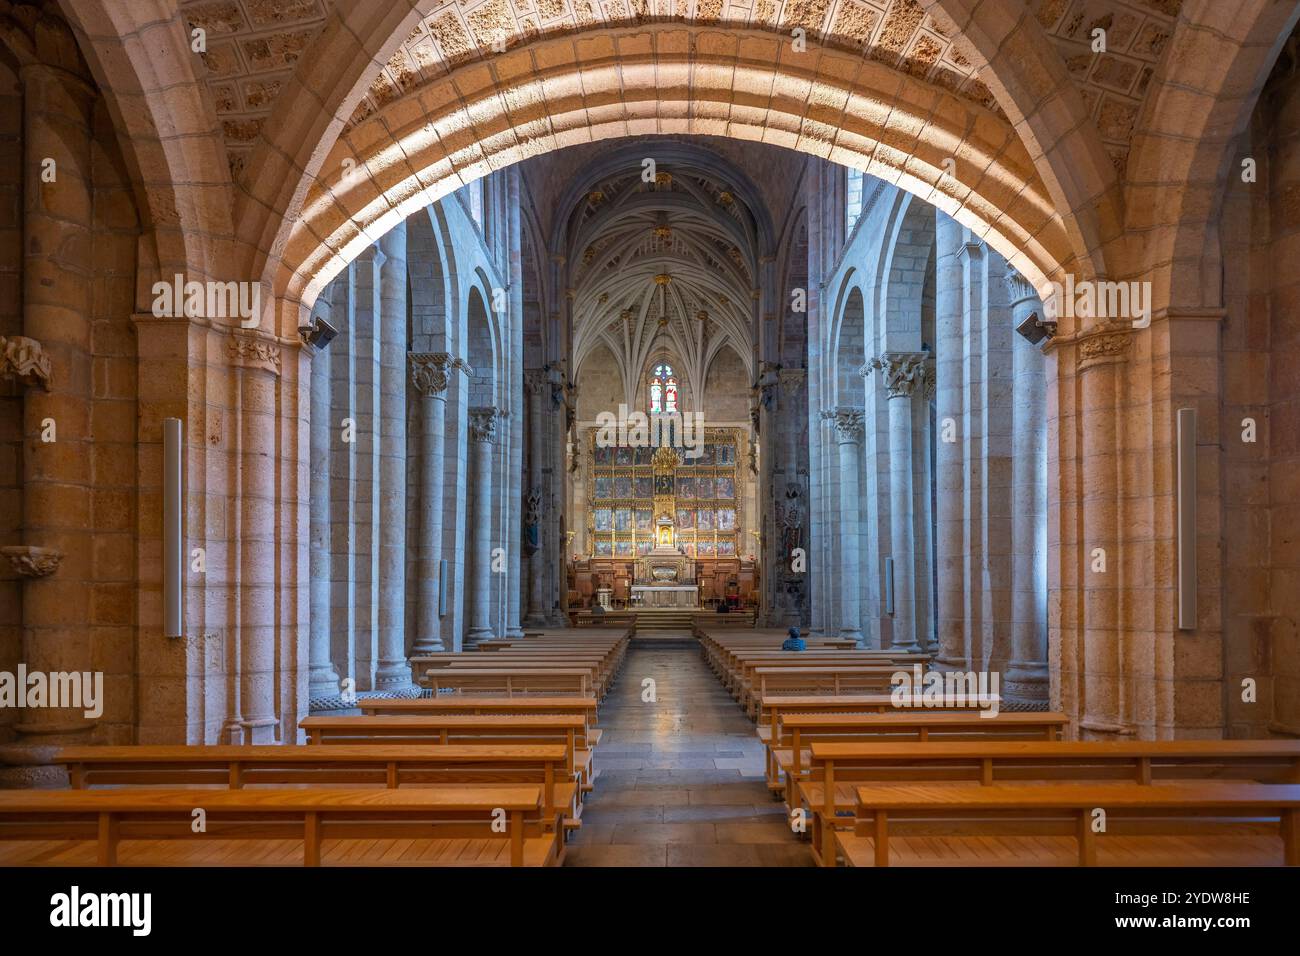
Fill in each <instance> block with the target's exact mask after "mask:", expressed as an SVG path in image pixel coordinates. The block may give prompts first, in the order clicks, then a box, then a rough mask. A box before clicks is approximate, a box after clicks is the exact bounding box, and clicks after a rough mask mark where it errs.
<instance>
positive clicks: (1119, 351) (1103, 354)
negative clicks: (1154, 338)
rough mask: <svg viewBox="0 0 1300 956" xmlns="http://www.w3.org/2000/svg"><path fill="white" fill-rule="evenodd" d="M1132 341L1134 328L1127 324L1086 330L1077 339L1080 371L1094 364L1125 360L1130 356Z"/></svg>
mask: <svg viewBox="0 0 1300 956" xmlns="http://www.w3.org/2000/svg"><path fill="white" fill-rule="evenodd" d="M1132 341H1133V329H1132V327H1131V326H1127V325H1124V326H1118V327H1109V328H1102V329H1098V330H1096V331H1090V332H1084V333H1083V334H1082V335H1080V336H1079V338H1078V340H1077V344H1078V347H1079V352H1078V361H1079V371H1083V370H1084V369H1086V368H1092V367H1093V366H1094V365H1106V364H1109V363H1112V362H1123V361H1124V360H1125V359H1127V358H1128V349H1129V343H1131V342H1132Z"/></svg>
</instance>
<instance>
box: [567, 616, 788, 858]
mask: <svg viewBox="0 0 1300 956" xmlns="http://www.w3.org/2000/svg"><path fill="white" fill-rule="evenodd" d="M663 636H665V637H667V636H668V635H663ZM681 639H682V640H683V641H690V642H691V644H692V646H691V647H684V646H683V647H666V648H649V649H643V648H640V647H635V646H634V647H633V649H632V650H631V651H630V652H629V654H628V656H627V661H626V663H625V664H624V666H623V671H622V673H621V674H620V676H619V679H618V685H617V686H616V687H615V688H614V689H613V690H612V691H611V692H610V694H609V697H608V699H607V700H606V701H605V703H604V704H603V705H602V707H601V710H600V726H601V728H602V729H603V730H604V736H603V738H602V740H601V742H600V747H599V748H598V749H597V751H596V766H597V768H598V770H599V776H598V778H597V780H596V789H595V791H594V792H593V793H592V794H590V795H589V796H588V798H587V800H586V801H585V806H584V808H583V812H582V829H581V830H579V831H578V832H577V833H575V834H574V835H573V836H572V837H571V838H570V841H569V852H568V856H567V859H566V861H565V862H566V865H568V866H811V865H812V854H811V853H810V852H809V850H808V846H807V844H806V843H801V842H800V841H799V840H798V839H797V838H796V837H795V836H794V834H792V833H791V832H790V829H789V827H788V826H787V825H786V822H785V814H784V805H783V804H782V803H780V802H779V801H776V800H773V799H772V798H771V796H770V795H769V793H768V789H767V785H766V784H765V783H764V780H763V746H762V744H761V743H759V740H758V737H757V736H755V734H754V725H753V724H752V723H750V721H749V720H748V719H747V718H746V717H745V715H744V713H743V712H742V711H741V709H740V707H739V706H738V705H737V704H736V702H735V701H734V700H732V699H731V696H730V695H729V694H728V693H727V692H726V691H725V690H724V689H723V687H722V685H721V684H719V683H718V681H717V678H715V677H714V676H713V674H712V673H711V672H710V671H709V669H708V667H707V666H706V665H705V664H704V662H703V661H702V660H701V659H700V653H699V648H698V647H697V646H694V645H695V641H694V640H693V639H692V638H691V637H690V636H689V635H688V634H687V633H682V635H681ZM646 678H651V679H653V680H654V682H655V687H654V690H655V698H656V699H655V701H654V702H653V703H649V702H643V701H642V694H643V693H644V689H643V681H645V679H646Z"/></svg>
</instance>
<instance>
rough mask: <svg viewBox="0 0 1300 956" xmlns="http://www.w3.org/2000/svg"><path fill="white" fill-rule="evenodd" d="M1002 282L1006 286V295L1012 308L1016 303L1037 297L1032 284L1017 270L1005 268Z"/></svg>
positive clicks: (1010, 267) (1009, 267)
mask: <svg viewBox="0 0 1300 956" xmlns="http://www.w3.org/2000/svg"><path fill="white" fill-rule="evenodd" d="M1003 280H1004V281H1005V282H1006V284H1007V295H1008V297H1009V298H1010V303H1011V305H1012V307H1014V306H1015V305H1016V303H1017V302H1023V301H1024V300H1025V299H1035V298H1037V297H1038V292H1037V290H1036V289H1034V286H1033V284H1032V283H1031V282H1030V281H1029V280H1028V279H1026V278H1025V277H1024V275H1023V274H1022V273H1021V272H1020V271H1019V270H1018V269H1015V268H1014V267H1012V266H1008V267H1007V273H1006V275H1005V276H1003Z"/></svg>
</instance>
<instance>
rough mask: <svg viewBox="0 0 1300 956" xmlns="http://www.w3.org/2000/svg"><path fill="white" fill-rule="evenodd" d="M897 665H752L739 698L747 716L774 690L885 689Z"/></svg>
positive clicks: (833, 691) (755, 713) (832, 691)
mask: <svg viewBox="0 0 1300 956" xmlns="http://www.w3.org/2000/svg"><path fill="white" fill-rule="evenodd" d="M897 672H898V668H897V667H895V666H893V665H868V666H865V667H857V666H853V667H844V666H836V665H829V666H825V667H756V668H754V677H753V684H752V686H751V687H749V688H747V689H746V690H745V691H744V693H743V695H742V698H741V704H742V705H743V706H744V708H745V712H746V713H747V714H749V716H750V717H751V718H754V719H757V718H758V716H759V703H758V702H759V701H760V700H761V699H762V698H764V697H766V696H768V695H776V694H787V695H793V694H799V695H805V694H807V695H816V694H818V693H824V694H827V695H840V694H850V693H859V694H871V693H875V694H880V693H888V692H889V690H890V688H891V687H892V686H893V683H892V680H893V676H894V674H896V673H897Z"/></svg>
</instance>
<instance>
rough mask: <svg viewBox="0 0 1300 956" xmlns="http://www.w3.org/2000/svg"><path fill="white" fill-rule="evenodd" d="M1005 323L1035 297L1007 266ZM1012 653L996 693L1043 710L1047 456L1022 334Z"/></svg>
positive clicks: (1035, 366)
mask: <svg viewBox="0 0 1300 956" xmlns="http://www.w3.org/2000/svg"><path fill="white" fill-rule="evenodd" d="M1006 283H1007V290H1008V292H1009V293H1010V301H1011V311H1012V322H1013V323H1014V325H1015V327H1016V328H1020V327H1021V325H1022V324H1024V323H1026V322H1032V320H1033V317H1034V316H1035V315H1036V316H1037V318H1038V320H1039V321H1040V322H1041V321H1042V320H1043V319H1044V318H1045V316H1044V315H1043V306H1042V303H1041V302H1039V301H1038V296H1037V294H1036V293H1035V291H1034V287H1033V286H1032V285H1031V284H1030V283H1029V281H1028V280H1027V279H1025V277H1024V276H1022V275H1021V274H1020V273H1019V272H1017V271H1015V269H1012V268H1008V270H1007V274H1006ZM1012 399H1013V400H1012V406H1011V442H1012V458H1011V468H1012V490H1011V494H1012V507H1011V521H1012V526H1011V538H1012V549H1011V550H1012V574H1011V590H1012V594H1011V615H1012V616H1011V620H1012V625H1011V627H1012V630H1011V648H1012V651H1011V653H1012V659H1011V663H1010V667H1009V668H1008V670H1007V677H1006V680H1005V682H1004V683H1003V685H1002V693H1003V695H1004V696H1005V697H1006V698H1007V699H1008V702H1009V703H1011V704H1014V705H1016V706H1020V707H1027V708H1033V709H1039V708H1042V709H1046V706H1047V700H1048V696H1049V691H1050V683H1049V680H1048V674H1047V554H1046V547H1047V461H1046V435H1047V433H1046V408H1045V403H1046V380H1045V371H1044V361H1043V353H1042V351H1041V350H1040V348H1039V346H1038V345H1036V344H1034V343H1032V342H1030V341H1029V340H1028V339H1026V338H1025V337H1024V336H1022V335H1017V336H1016V337H1015V341H1014V342H1013V343H1012Z"/></svg>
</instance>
